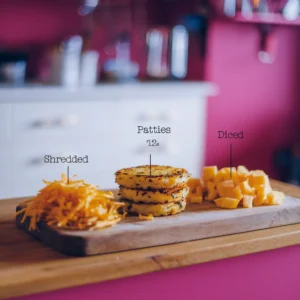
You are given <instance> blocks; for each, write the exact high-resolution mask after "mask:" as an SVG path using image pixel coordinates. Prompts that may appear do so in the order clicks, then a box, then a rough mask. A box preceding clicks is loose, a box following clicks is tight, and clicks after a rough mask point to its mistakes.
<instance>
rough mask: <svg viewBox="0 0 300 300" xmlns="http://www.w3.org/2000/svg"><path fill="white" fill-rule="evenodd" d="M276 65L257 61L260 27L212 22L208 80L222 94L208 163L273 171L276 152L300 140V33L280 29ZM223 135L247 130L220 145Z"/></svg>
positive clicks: (214, 105)
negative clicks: (222, 133) (230, 162)
mask: <svg viewBox="0 0 300 300" xmlns="http://www.w3.org/2000/svg"><path fill="white" fill-rule="evenodd" d="M274 36H275V38H276V39H277V44H278V46H277V51H276V57H275V62H274V63H273V64H271V65H267V64H263V63H261V62H260V61H259V60H258V58H257V50H258V48H259V41H260V35H259V30H258V27H257V25H254V24H240V23H229V22H222V21H215V22H212V24H211V26H210V30H209V40H208V56H207V61H206V79H207V80H208V81H212V82H214V83H215V84H217V85H218V87H219V89H220V95H219V96H218V97H216V98H212V99H210V101H209V104H208V125H207V126H208V131H207V146H206V163H207V164H208V165H211V164H219V166H225V165H228V164H229V144H230V143H232V145H233V164H234V165H238V164H245V165H246V166H248V167H249V168H251V169H264V170H266V171H267V172H268V173H269V174H271V175H272V176H273V177H277V174H276V170H274V167H272V157H273V153H274V150H277V149H280V148H282V147H288V146H291V145H292V144H293V143H295V141H297V138H298V141H299V138H300V130H299V128H300V126H299V125H300V122H299V120H300V93H299V92H300V90H299V89H298V88H297V86H299V74H300V55H299V54H300V47H299V46H300V44H299V41H300V28H299V27H298V28H297V27H291V26H286V27H284V26H280V27H276V28H275V29H274ZM218 130H227V131H241V130H243V131H244V136H245V138H244V140H223V139H222V140H220V139H218V138H217V131H218Z"/></svg>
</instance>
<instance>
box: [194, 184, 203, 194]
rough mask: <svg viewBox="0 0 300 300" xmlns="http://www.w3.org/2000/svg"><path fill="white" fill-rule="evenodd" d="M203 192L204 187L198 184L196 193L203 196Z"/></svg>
mask: <svg viewBox="0 0 300 300" xmlns="http://www.w3.org/2000/svg"><path fill="white" fill-rule="evenodd" d="M202 193H203V190H202V187H201V186H197V187H196V192H195V194H196V195H197V196H202Z"/></svg>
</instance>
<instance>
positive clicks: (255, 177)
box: [249, 170, 270, 187]
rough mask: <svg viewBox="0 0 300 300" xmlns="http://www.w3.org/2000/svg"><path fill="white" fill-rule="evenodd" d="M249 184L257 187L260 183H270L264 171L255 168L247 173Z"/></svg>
mask: <svg viewBox="0 0 300 300" xmlns="http://www.w3.org/2000/svg"><path fill="white" fill-rule="evenodd" d="M249 184H250V186H252V187H258V186H260V185H266V184H270V182H269V177H268V176H267V175H266V174H265V172H264V171H261V170H256V171H252V172H251V173H250V175H249Z"/></svg>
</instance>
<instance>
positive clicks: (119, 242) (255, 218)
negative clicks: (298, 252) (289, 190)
mask: <svg viewBox="0 0 300 300" xmlns="http://www.w3.org/2000/svg"><path fill="white" fill-rule="evenodd" d="M19 209H20V207H17V210H19ZM21 218H22V215H19V216H18V217H17V219H16V222H17V225H18V227H21V228H23V229H25V230H26V231H27V232H28V225H29V224H28V223H29V222H28V220H27V221H26V222H24V223H23V224H21V223H20V220H21ZM295 223H300V199H297V198H292V197H289V196H287V197H286V198H285V200H284V204H282V205H280V206H261V207H254V208H252V209H245V208H238V209H234V210H227V209H219V208H217V207H216V206H215V205H214V204H213V203H209V202H205V203H204V204H202V205H197V204H191V205H188V206H187V209H186V210H185V211H184V212H182V213H180V214H178V215H174V216H168V217H158V218H154V220H152V221H144V220H140V219H139V218H138V217H127V218H126V219H125V220H124V221H122V222H120V223H118V224H117V225H115V226H113V227H110V228H106V229H101V230H96V231H69V230H61V229H54V228H50V227H49V226H47V225H46V224H43V223H41V224H39V231H32V232H30V234H32V235H33V236H35V237H36V238H38V239H40V240H41V241H43V242H45V243H46V244H48V245H49V246H51V247H52V248H53V249H56V250H57V251H59V252H62V253H64V254H67V255H75V256H87V255H95V254H103V253H109V252H118V251H124V250H130V249H138V248H145V247H151V246H158V245H166V244H173V243H179V242H186V241H192V240H199V239H204V238H210V237H216V236H222V235H229V234H234V233H241V232H247V231H253V230H258V229H265V228H270V227H277V226H282V225H288V224H295Z"/></svg>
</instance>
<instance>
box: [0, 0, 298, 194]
mask: <svg viewBox="0 0 300 300" xmlns="http://www.w3.org/2000/svg"><path fill="white" fill-rule="evenodd" d="M299 82H300V2H299V0H283V1H281V0H277V1H276V0H273V1H272V0H215V1H213V0H210V1H209V0H185V1H180V0H151V1H150V0H99V1H98V0H26V1H24V0H1V1H0V198H7V197H17V196H27V195H33V194H35V193H36V192H37V190H38V189H40V188H42V187H43V184H42V182H41V180H42V179H49V180H53V179H57V178H58V177H59V176H60V174H61V173H62V172H66V168H67V165H66V164H45V163H44V156H45V155H52V156H68V155H79V156H84V155H88V156H89V163H88V164H70V173H71V174H74V173H76V174H78V177H79V178H84V179H86V180H87V181H88V182H92V183H96V184H98V185H100V187H101V188H114V187H116V186H115V183H114V172H115V171H116V170H118V169H120V168H123V167H129V166H134V165H138V164H148V163H149V154H150V153H151V154H152V163H153V164H171V165H174V166H177V167H185V168H187V169H188V170H189V171H190V172H191V173H192V174H193V176H195V177H196V176H200V170H201V167H202V166H203V165H215V164H216V165H218V166H219V167H223V166H228V165H229V161H230V158H229V147H230V143H231V144H232V149H233V157H232V162H233V165H239V164H242V165H245V166H247V167H248V168H249V169H263V170H265V171H266V172H267V173H268V174H269V175H270V176H272V177H273V178H276V179H280V180H283V181H286V182H291V183H294V184H299V182H300V87H299ZM138 125H141V126H150V125H152V126H165V127H167V126H169V127H171V130H172V131H171V134H170V135H166V134H165V135H163V134H160V135H141V134H137V126H138ZM219 130H223V131H225V130H226V131H228V132H240V131H243V132H244V139H243V140H225V139H222V140H221V139H218V131H219ZM149 139H157V141H158V142H159V144H160V146H158V147H149V146H148V144H147V142H146V140H149Z"/></svg>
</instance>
